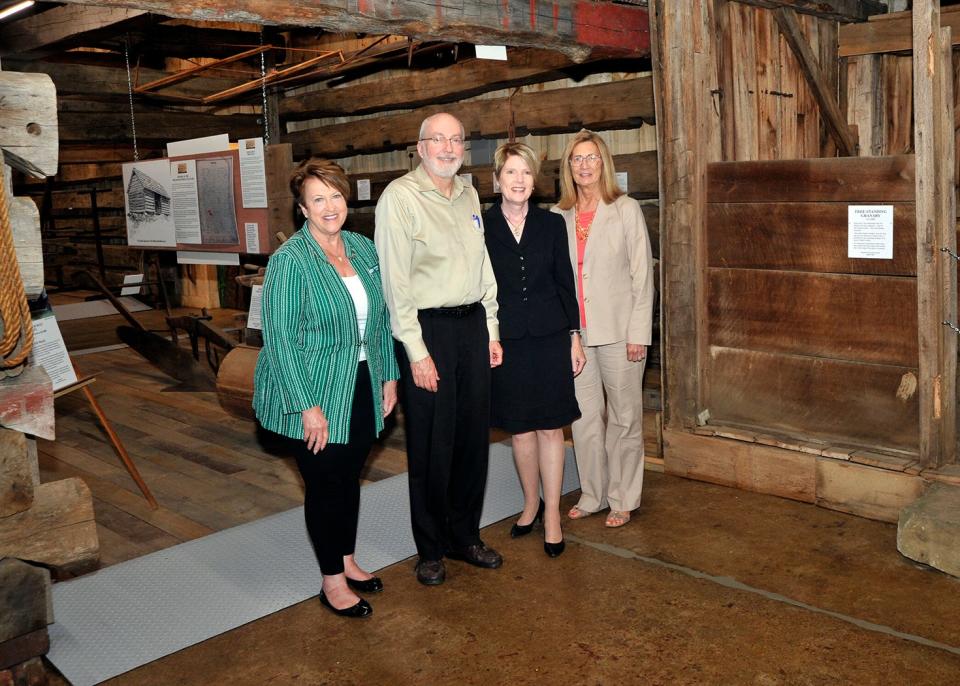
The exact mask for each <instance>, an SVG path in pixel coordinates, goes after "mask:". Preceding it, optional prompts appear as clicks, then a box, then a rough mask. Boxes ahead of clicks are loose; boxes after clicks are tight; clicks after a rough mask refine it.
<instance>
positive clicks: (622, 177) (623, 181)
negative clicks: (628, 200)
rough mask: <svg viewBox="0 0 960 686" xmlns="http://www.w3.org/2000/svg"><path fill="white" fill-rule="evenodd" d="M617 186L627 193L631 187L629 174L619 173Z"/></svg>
mask: <svg viewBox="0 0 960 686" xmlns="http://www.w3.org/2000/svg"><path fill="white" fill-rule="evenodd" d="M617 185H618V186H620V190H622V191H623V192H624V193H626V192H627V190H628V189H629V187H630V175H629V174H628V173H627V172H617Z"/></svg>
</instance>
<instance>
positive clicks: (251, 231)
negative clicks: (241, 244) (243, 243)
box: [243, 222, 260, 254]
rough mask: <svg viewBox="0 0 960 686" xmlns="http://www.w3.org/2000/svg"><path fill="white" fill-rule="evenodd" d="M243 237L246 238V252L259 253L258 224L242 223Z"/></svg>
mask: <svg viewBox="0 0 960 686" xmlns="http://www.w3.org/2000/svg"><path fill="white" fill-rule="evenodd" d="M243 231H244V235H245V236H246V238H247V252H249V253H257V254H259V253H260V224H258V223H257V222H244V223H243Z"/></svg>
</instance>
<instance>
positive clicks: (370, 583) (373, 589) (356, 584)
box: [346, 576, 383, 593]
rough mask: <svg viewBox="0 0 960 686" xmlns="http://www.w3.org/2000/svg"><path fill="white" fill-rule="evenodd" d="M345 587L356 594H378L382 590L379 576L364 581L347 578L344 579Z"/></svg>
mask: <svg viewBox="0 0 960 686" xmlns="http://www.w3.org/2000/svg"><path fill="white" fill-rule="evenodd" d="M346 579H347V586H349V587H350V588H352V589H353V590H354V591H357V592H358V593H379V592H380V591H382V590H383V581H382V580H381V579H380V577H379V576H375V577H372V578H370V579H367V580H366V581H360V580H359V579H351V578H350V577H349V576H348V577H346Z"/></svg>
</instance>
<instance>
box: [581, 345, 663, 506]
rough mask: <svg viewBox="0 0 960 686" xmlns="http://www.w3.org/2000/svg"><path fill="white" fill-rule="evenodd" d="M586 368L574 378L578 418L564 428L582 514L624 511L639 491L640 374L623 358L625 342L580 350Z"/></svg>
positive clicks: (637, 500) (638, 365)
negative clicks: (569, 440) (570, 440)
mask: <svg viewBox="0 0 960 686" xmlns="http://www.w3.org/2000/svg"><path fill="white" fill-rule="evenodd" d="M584 352H585V353H586V356H587V364H586V366H585V367H584V368H583V371H582V372H581V373H580V375H579V376H578V377H576V379H575V380H574V386H575V388H576V392H577V402H578V403H579V404H580V414H581V417H580V419H578V420H577V421H575V422H574V423H573V425H572V426H571V427H570V428H571V431H572V433H573V448H574V451H575V453H576V456H577V471H578V472H579V474H580V490H581V494H580V502H579V503H577V507H578V508H580V509H581V510H583V511H584V512H597V511H599V510H602V509H604V508H606V507H608V506H609V507H610V509H611V510H619V511H622V512H628V511H630V510H634V509H636V508H637V507H638V506H639V505H640V492H641V491H642V490H643V370H644V368H645V367H646V364H647V361H646V359H644V360H643V361H641V362H630V361H629V360H627V344H626V341H622V342H620V343H611V344H610V345H597V346H584Z"/></svg>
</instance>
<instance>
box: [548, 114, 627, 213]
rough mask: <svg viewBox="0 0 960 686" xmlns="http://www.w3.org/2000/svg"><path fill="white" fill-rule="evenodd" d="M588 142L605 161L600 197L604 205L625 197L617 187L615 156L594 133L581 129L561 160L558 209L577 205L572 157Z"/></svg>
mask: <svg viewBox="0 0 960 686" xmlns="http://www.w3.org/2000/svg"><path fill="white" fill-rule="evenodd" d="M587 142H589V143H593V144H594V145H596V146H597V150H599V151H600V159H601V160H603V170H602V171H601V172H600V196H601V197H602V198H603V202H604V204H605V205H609V204H610V203H612V202H613V201H614V200H616V199H617V198H619V197H620V196H621V195H623V191H622V190H620V186H618V185H617V170H616V169H615V168H614V166H613V156H612V155H611V154H610V149H609V148H608V147H607V144H606V143H605V142H604V140H603V139H602V138H601V137H600V136H599V135H598V134H596V133H594V132H593V131H590V130H588V129H580V133H578V134H577V135H576V136H574V137H573V138H571V139H570V142H569V143H567V147H566V148H564V150H563V157H561V158H560V200H559V202H557V207H559V208H560V209H561V210H569V209H570V208H571V207H573V206H574V205H576V204H577V186H576V184H575V183H574V182H573V172H571V171H570V157H571V156H572V155H573V149H574V148H575V147H577V146H578V145H579V144H580V143H587Z"/></svg>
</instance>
